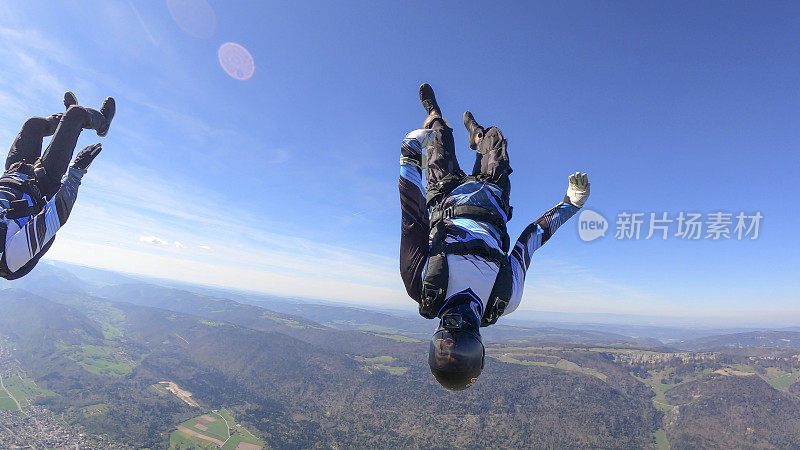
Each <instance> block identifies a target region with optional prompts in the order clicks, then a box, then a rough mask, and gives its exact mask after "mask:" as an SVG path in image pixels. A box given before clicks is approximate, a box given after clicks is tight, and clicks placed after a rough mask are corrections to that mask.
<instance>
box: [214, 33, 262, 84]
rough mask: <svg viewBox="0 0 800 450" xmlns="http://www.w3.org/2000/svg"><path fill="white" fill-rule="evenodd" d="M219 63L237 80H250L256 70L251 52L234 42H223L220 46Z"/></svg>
mask: <svg viewBox="0 0 800 450" xmlns="http://www.w3.org/2000/svg"><path fill="white" fill-rule="evenodd" d="M219 63H220V65H221V66H222V68H223V69H224V70H225V73H227V74H228V75H230V76H231V78H234V79H236V80H242V81H244V80H248V79H250V77H252V76H253V73H254V72H255V71H256V64H255V61H253V56H252V55H250V52H248V51H247V49H246V48H244V47H242V46H241V45H239V44H235V43H233V42H228V43H226V44H222V47H220V48H219Z"/></svg>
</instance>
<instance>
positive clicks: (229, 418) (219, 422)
mask: <svg viewBox="0 0 800 450" xmlns="http://www.w3.org/2000/svg"><path fill="white" fill-rule="evenodd" d="M205 415H207V416H209V417H211V418H214V419H216V420H215V421H213V422H208V421H207V420H203V416H198V417H195V418H194V419H190V420H187V421H186V422H183V423H182V424H180V426H181V427H185V428H187V429H189V430H191V431H194V432H197V433H199V434H200V435H202V436H206V437H208V438H210V439H208V440H205V439H203V438H202V437H201V436H191V435H189V434H187V433H185V432H182V431H179V430H175V431H173V432H172V433H171V434H170V444H169V448H170V449H171V450H184V449H190V448H200V449H216V448H219V445H218V444H215V443H214V442H213V441H212V440H211V439H216V440H218V441H222V442H223V443H224V445H223V446H222V447H221V448H223V449H226V450H229V449H230V450H233V449H236V447H237V446H238V445H239V444H240V443H242V442H245V443H248V444H254V445H258V446H261V447H263V446H264V443H263V442H262V441H261V440H259V439H258V438H256V437H255V436H253V435H252V434H251V433H250V432H249V431H247V430H246V429H244V428H243V427H242V426H241V425H237V424H236V422H235V420H234V418H233V415H231V413H230V411H228V410H226V409H222V410H220V411H218V412H209V413H207V414H205ZM201 422H204V423H205V425H203V424H202V423H201ZM198 425H200V426H199V427H198ZM204 427H205V428H206V429H203V428H204ZM228 427H230V431H231V432H232V433H231V434H229V433H228V431H229V428H228Z"/></svg>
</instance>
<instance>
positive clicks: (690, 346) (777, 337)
mask: <svg viewBox="0 0 800 450" xmlns="http://www.w3.org/2000/svg"><path fill="white" fill-rule="evenodd" d="M672 345H673V346H674V347H677V348H680V349H684V350H695V351H696V350H705V349H719V348H748V347H779V348H797V347H800V332H797V331H751V332H747V333H734V334H723V335H718V336H708V337H704V338H700V339H694V340H690V341H683V342H679V343H674V344H672Z"/></svg>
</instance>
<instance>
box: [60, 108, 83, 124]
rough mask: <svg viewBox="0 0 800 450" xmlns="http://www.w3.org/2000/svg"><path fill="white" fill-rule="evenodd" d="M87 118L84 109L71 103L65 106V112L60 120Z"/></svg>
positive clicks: (80, 120) (81, 120)
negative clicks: (67, 106)
mask: <svg viewBox="0 0 800 450" xmlns="http://www.w3.org/2000/svg"><path fill="white" fill-rule="evenodd" d="M87 119H88V116H87V113H86V110H85V109H83V108H82V107H80V106H78V105H72V106H70V107H69V108H67V112H65V113H64V115H63V116H62V117H61V121H62V122H63V121H79V122H81V123H82V122H85V121H86V120H87Z"/></svg>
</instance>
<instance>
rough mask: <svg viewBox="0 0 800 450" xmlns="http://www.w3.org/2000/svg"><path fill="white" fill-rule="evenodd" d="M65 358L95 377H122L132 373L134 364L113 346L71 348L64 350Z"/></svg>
mask: <svg viewBox="0 0 800 450" xmlns="http://www.w3.org/2000/svg"><path fill="white" fill-rule="evenodd" d="M66 353H67V357H68V358H69V359H71V360H73V361H75V362H76V363H78V364H79V365H80V366H81V367H83V368H84V369H86V370H87V371H89V372H91V373H93V374H96V375H105V376H109V377H122V376H125V375H128V374H129V373H131V372H133V368H134V367H136V363H135V362H134V361H131V360H130V359H128V358H127V357H125V356H124V355H123V354H121V353H120V351H119V350H118V349H117V348H115V347H114V346H113V345H88V344H83V345H81V346H73V347H70V348H68V349H66Z"/></svg>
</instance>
